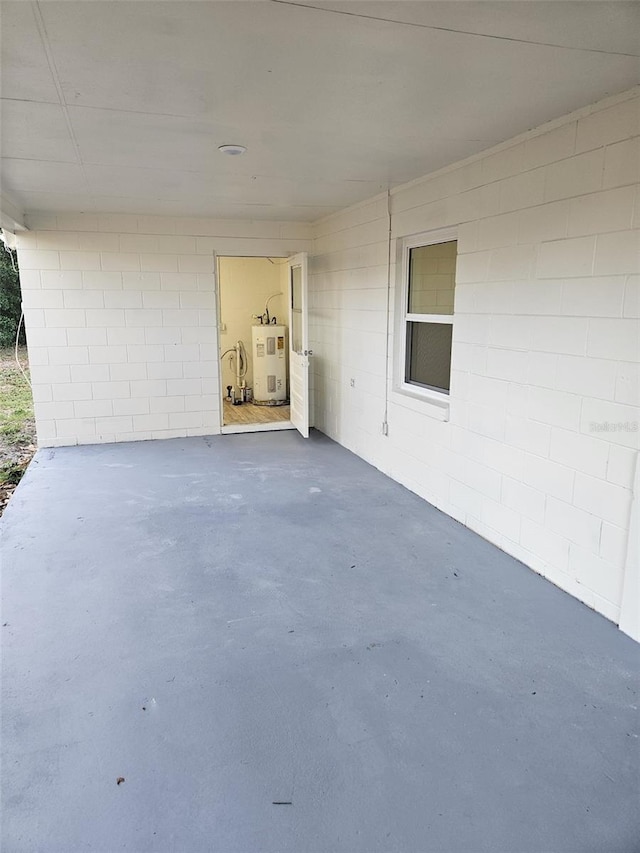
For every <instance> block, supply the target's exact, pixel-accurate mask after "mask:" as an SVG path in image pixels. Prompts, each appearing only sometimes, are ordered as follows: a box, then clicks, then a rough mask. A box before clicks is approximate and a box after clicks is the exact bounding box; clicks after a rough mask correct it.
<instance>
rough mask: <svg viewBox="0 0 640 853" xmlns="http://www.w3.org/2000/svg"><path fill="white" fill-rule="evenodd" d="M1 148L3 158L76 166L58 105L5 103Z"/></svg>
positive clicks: (65, 123)
mask: <svg viewBox="0 0 640 853" xmlns="http://www.w3.org/2000/svg"><path fill="white" fill-rule="evenodd" d="M0 145H1V146H2V148H1V150H2V156H3V157H15V158H18V159H24V160H45V161H57V162H62V163H75V162H77V156H76V150H75V148H74V145H73V140H72V139H71V134H70V133H69V128H68V126H67V122H66V119H65V114H64V108H63V107H62V106H60V105H59V104H40V103H34V102H33V101H4V102H3V107H2V126H1V131H0Z"/></svg>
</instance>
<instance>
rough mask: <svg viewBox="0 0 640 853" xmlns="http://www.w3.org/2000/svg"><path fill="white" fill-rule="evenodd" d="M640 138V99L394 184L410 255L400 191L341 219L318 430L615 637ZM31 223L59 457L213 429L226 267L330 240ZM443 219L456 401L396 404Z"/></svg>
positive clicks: (128, 224)
mask: <svg viewBox="0 0 640 853" xmlns="http://www.w3.org/2000/svg"><path fill="white" fill-rule="evenodd" d="M639 128H640V121H639V117H638V93H637V91H634V92H630V93H627V94H626V95H623V96H618V97H617V98H613V99H610V100H609V101H608V102H603V103H600V104H598V105H596V106H594V107H592V108H587V109H584V110H581V111H579V112H578V113H574V114H573V115H571V116H568V117H565V118H564V119H561V120H559V121H557V122H554V123H552V124H550V125H547V126H545V127H543V128H541V129H539V130H537V131H532V132H530V133H529V134H526V135H524V136H522V137H519V138H517V139H514V140H511V141H510V142H508V143H504V144H503V145H501V146H498V147H497V148H495V149H492V150H491V151H489V152H486V153H485V154H484V155H482V156H479V157H475V158H472V159H470V160H467V161H465V162H463V163H460V164H458V165H456V166H453V167H449V168H447V169H445V170H442V171H440V172H437V173H435V174H433V175H431V176H428V177H427V178H425V179H423V180H421V181H416V182H413V183H412V184H409V185H406V186H404V187H401V188H399V189H398V190H396V191H394V192H393V194H392V196H391V204H390V207H391V226H392V234H393V240H392V244H391V247H389V244H388V241H387V234H388V229H389V217H388V210H387V198H386V197H376V198H374V199H372V200H370V201H369V202H367V203H364V204H361V205H358V206H357V207H354V208H351V209H349V210H346V211H343V212H342V213H339V214H336V215H334V216H332V217H329V218H327V219H325V220H322V221H321V222H319V223H317V224H316V225H315V226H314V227H313V235H314V240H313V257H312V258H311V264H310V271H311V296H310V298H311V318H310V320H311V322H310V330H311V339H312V340H311V346H312V348H313V351H314V353H315V355H314V358H313V361H312V364H313V374H312V377H311V379H312V387H313V388H314V409H315V424H316V426H317V427H318V428H319V429H321V430H322V431H323V432H326V433H327V434H328V435H330V436H331V437H332V438H334V439H336V440H337V441H339V442H340V443H341V444H343V445H345V446H346V447H348V448H350V449H351V450H353V451H354V452H356V453H358V454H359V455H361V456H362V457H364V458H365V459H367V460H368V461H370V462H371V463H373V464H374V465H376V466H377V467H378V468H380V469H381V470H383V471H384V472H386V473H388V474H389V475H390V476H392V477H393V478H395V479H396V480H399V481H400V482H401V483H404V484H405V485H406V486H407V487H408V488H410V489H412V490H413V491H415V492H416V493H418V494H420V495H422V496H423V497H424V498H426V499H427V500H428V501H430V502H431V503H433V504H434V505H436V506H438V507H440V508H441V509H443V510H444V511H445V512H447V513H449V514H450V515H452V516H453V517H454V518H457V519H459V520H460V521H461V522H463V523H464V524H466V525H468V526H469V527H470V528H472V529H473V530H476V531H477V532H478V533H480V534H481V535H482V536H484V537H486V538H487V539H489V540H490V541H492V542H494V543H496V544H497V545H498V546H499V547H501V548H503V549H504V550H505V551H507V552H509V553H511V554H513V555H514V556H516V557H518V558H519V559H521V560H522V561H523V562H524V563H526V564H527V565H529V566H531V567H532V568H533V569H535V570H536V571H538V572H540V573H541V574H543V575H545V576H546V577H548V578H549V579H550V580H552V581H553V582H554V583H556V584H558V585H559V586H561V587H562V588H564V589H566V590H568V591H569V592H570V593H572V594H573V595H575V596H576V597H578V598H579V599H581V600H582V601H584V602H586V603H587V604H589V605H590V606H592V607H594V608H595V609H597V610H598V611H600V612H601V613H603V614H604V615H606V616H607V617H608V618H610V619H613V620H615V621H618V620H619V617H620V611H621V605H622V604H624V602H623V595H625V594H626V593H624V592H623V590H633V589H637V588H638V584H637V583H636V582H635V580H634V578H633V577H631V576H630V574H629V573H630V572H631V573H633V572H637V571H638V567H637V564H634V561H633V560H631V559H629V558H628V556H627V555H628V554H630V553H632V552H630V551H629V548H628V544H629V515H630V506H631V494H632V478H633V472H634V470H635V469H634V465H635V458H636V456H637V453H638V433H637V432H635V431H632V430H631V429H626V428H624V427H620V426H618V425H619V424H623V425H624V424H637V422H638V360H639V359H638V340H639V336H638V310H639V303H640V300H639V298H638V296H639V290H640V274H639V266H638V245H639V243H638V231H637V229H638V226H639V224H640V202H639V197H638V177H639V175H638V163H639V155H638V151H639V149H638V132H639ZM27 224H28V225H29V226H30V227H31V229H32V230H31V232H29V233H27V234H21V235H20V236H19V238H18V239H19V262H20V266H21V278H22V284H23V293H24V302H25V306H26V321H27V334H28V342H29V349H30V356H31V364H32V375H33V381H34V394H35V399H36V418H37V426H38V436H39V441H40V444H41V445H43V446H48V445H63V444H74V443H89V442H104V441H123V440H128V439H145V438H164V437H170V436H184V435H201V434H207V433H209V434H211V433H215V432H218V431H219V405H220V400H219V384H218V364H219V362H218V352H219V351H218V338H217V327H216V318H215V295H214V276H213V269H212V266H213V263H212V257H213V254H212V253H213V252H214V251H215V252H217V253H218V254H221V255H252V256H265V255H270V256H278V255H279V256H284V255H287V254H289V253H293V252H297V251H305V250H307V249H308V248H309V247H310V245H311V243H310V240H309V238H310V236H311V233H312V232H311V229H310V227H309V226H308V225H305V224H292V223H269V222H239V221H228V222H224V221H213V220H194V219H191V220H186V219H169V218H162V217H160V218H150V217H136V216H119V215H114V216H90V215H79V216H72V215H65V216H58V217H48V216H32V217H31V218H30V219H29V220H28V222H27ZM448 226H457V229H458V251H459V257H458V263H457V288H456V296H455V319H454V345H453V361H452V385H451V396H450V403H449V406H448V407H446V408H443V407H436V406H433V405H429V404H428V403H425V402H423V401H419V400H415V399H413V398H411V397H407V396H404V395H403V394H401V393H398V392H397V391H395V390H394V387H393V381H392V376H393V369H394V364H395V362H396V361H397V358H395V357H394V334H393V332H394V323H393V320H394V317H393V314H394V299H395V293H394V290H395V275H396V271H395V264H394V263H392V265H391V268H390V270H388V267H387V259H388V255H389V248H391V257H392V259H395V251H396V240H397V238H401V237H404V236H406V235H410V234H415V233H418V232H421V231H425V230H428V229H437V228H442V227H448ZM634 229H635V230H634ZM388 273H389V274H390V280H391V288H390V290H389V291H388V289H387V276H388ZM388 306H389V309H390V320H389V324H388V320H387V316H388V315H387V307H388ZM387 328H389V335H387ZM351 380H353V386H352V385H351ZM387 403H388V405H387ZM385 417H386V418H387V420H388V424H389V435H388V436H383V434H382V430H381V426H382V422H383V420H384V419H385ZM606 424H610V425H612V428H611V429H604V428H603V427H602V425H606ZM598 425H599V426H598ZM625 565H626V566H627V569H626V573H627V574H626V577H625ZM623 609H624V611H625V612H631V611H630V610H629V608H628V607H626V606H625V607H624V608H623ZM629 632H630V633H631V630H630V631H629Z"/></svg>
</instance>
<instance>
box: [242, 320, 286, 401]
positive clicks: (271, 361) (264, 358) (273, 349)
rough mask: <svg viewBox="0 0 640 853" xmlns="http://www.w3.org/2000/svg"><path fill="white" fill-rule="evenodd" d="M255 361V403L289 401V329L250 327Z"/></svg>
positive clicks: (272, 326) (253, 360) (281, 327)
mask: <svg viewBox="0 0 640 853" xmlns="http://www.w3.org/2000/svg"><path fill="white" fill-rule="evenodd" d="M251 337H252V344H253V346H252V356H253V358H252V362H253V402H254V403H257V404H258V405H260V404H262V405H263V406H264V405H266V406H269V405H271V406H274V405H278V404H279V403H281V404H284V403H286V402H287V399H288V394H287V362H288V358H287V356H288V352H289V343H288V341H287V327H286V326H274V325H257V326H252V327H251Z"/></svg>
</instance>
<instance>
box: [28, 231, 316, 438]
mask: <svg viewBox="0 0 640 853" xmlns="http://www.w3.org/2000/svg"><path fill="white" fill-rule="evenodd" d="M27 224H28V226H29V228H30V230H29V231H27V232H21V233H20V234H19V236H18V261H19V264H20V279H21V284H22V298H23V304H24V308H25V325H26V330H27V343H28V347H29V362H30V366H31V376H32V383H33V395H34V404H35V414H36V424H37V431H38V443H39V444H40V446H43V447H53V446H60V445H72V444H93V443H101V442H114V441H132V440H144V439H152V438H173V437H182V436H189V435H212V434H216V433H219V432H220V392H219V351H218V325H217V317H216V312H217V306H216V293H215V274H214V252H217V253H218V254H222V255H240V256H261V255H272V256H277V255H278V256H286V255H287V254H290V253H294V252H300V251H306V250H307V249H308V248H309V246H310V241H309V236H310V226H309V225H306V224H299V223H283V222H242V221H219V220H204V219H171V218H168V217H148V216H130V215H110V216H94V215H88V214H87V215H57V216H49V215H34V216H31V217H29V218H28V220H27Z"/></svg>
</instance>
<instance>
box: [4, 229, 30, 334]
mask: <svg viewBox="0 0 640 853" xmlns="http://www.w3.org/2000/svg"><path fill="white" fill-rule="evenodd" d="M12 257H13V263H12ZM14 267H15V269H14ZM21 301H22V299H21V296H20V277H19V275H18V262H17V260H16V258H15V252H11V253H10V252H9V250H8V249H6V248H5V246H4V244H3V243H2V242H0V347H11V346H13V345H14V344H15V342H16V332H17V330H18V323H19V321H20V310H21V308H20V305H21ZM25 342H26V339H25V333H24V323H23V324H22V328H21V330H20V343H21V344H24V343H25Z"/></svg>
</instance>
